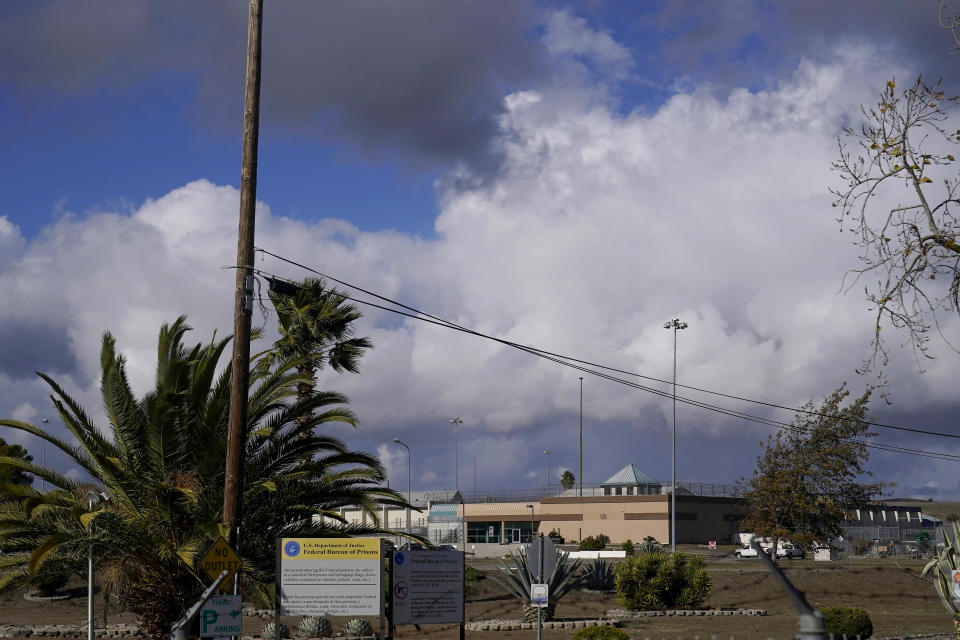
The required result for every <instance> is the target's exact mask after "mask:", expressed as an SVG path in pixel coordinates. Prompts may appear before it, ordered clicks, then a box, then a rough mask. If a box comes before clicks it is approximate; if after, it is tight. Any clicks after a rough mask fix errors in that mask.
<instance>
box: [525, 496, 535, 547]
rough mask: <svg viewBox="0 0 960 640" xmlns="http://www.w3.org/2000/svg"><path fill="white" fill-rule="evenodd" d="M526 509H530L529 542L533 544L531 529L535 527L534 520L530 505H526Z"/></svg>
mask: <svg viewBox="0 0 960 640" xmlns="http://www.w3.org/2000/svg"><path fill="white" fill-rule="evenodd" d="M527 509H530V542H531V543H532V542H533V528H534V526H535V525H534V520H533V505H532V504H528V505H527Z"/></svg>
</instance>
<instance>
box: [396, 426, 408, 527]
mask: <svg viewBox="0 0 960 640" xmlns="http://www.w3.org/2000/svg"><path fill="white" fill-rule="evenodd" d="M393 441H394V442H396V443H397V444H399V445H400V446H401V447H404V448H405V449H406V450H407V509H406V511H407V533H410V504H411V502H410V457H411V456H410V447H408V446H407V443H406V442H403V441H402V440H400V439H399V438H394V439H393Z"/></svg>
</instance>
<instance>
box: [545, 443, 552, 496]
mask: <svg viewBox="0 0 960 640" xmlns="http://www.w3.org/2000/svg"><path fill="white" fill-rule="evenodd" d="M551 453H553V449H547V450H546V451H544V452H543V455H545V456H547V495H548V496H549V495H550V454H551Z"/></svg>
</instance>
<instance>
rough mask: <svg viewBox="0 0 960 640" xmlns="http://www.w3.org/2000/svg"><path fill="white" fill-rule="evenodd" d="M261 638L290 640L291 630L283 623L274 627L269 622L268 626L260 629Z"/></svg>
mask: <svg viewBox="0 0 960 640" xmlns="http://www.w3.org/2000/svg"><path fill="white" fill-rule="evenodd" d="M278 632H279V633H278ZM260 637H261V638H263V640H272V639H273V638H289V637H290V628H289V627H287V625H285V624H284V623H282V622H281V623H280V624H279V625H278V626H274V624H273V623H272V622H268V623H267V624H265V625H263V628H262V629H260Z"/></svg>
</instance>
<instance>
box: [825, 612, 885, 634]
mask: <svg viewBox="0 0 960 640" xmlns="http://www.w3.org/2000/svg"><path fill="white" fill-rule="evenodd" d="M823 624H824V626H825V627H826V631H827V635H829V634H831V633H832V634H833V637H834V638H842V637H843V636H847V638H855V637H856V636H860V637H861V638H869V637H870V636H872V635H873V623H872V622H871V621H870V615H869V614H868V613H867V612H866V611H864V610H863V609H857V608H856V607H826V608H825V609H824V610H823Z"/></svg>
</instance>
